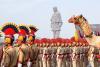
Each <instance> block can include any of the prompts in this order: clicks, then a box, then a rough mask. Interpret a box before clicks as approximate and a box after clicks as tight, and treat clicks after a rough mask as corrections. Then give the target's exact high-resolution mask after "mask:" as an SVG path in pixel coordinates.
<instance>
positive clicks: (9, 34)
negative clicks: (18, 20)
mask: <svg viewBox="0 0 100 67" xmlns="http://www.w3.org/2000/svg"><path fill="white" fill-rule="evenodd" d="M2 32H4V33H5V39H4V42H5V45H4V47H3V58H2V61H1V67H15V66H16V63H17V58H18V51H16V49H15V48H14V47H13V41H14V36H13V35H14V34H16V33H18V28H17V25H16V24H14V23H7V24H5V25H4V26H3V28H2Z"/></svg>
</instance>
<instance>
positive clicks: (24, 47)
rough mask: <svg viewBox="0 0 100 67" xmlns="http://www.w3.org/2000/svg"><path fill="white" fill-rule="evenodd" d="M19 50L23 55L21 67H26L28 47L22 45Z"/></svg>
mask: <svg viewBox="0 0 100 67" xmlns="http://www.w3.org/2000/svg"><path fill="white" fill-rule="evenodd" d="M19 48H20V49H21V51H22V53H23V55H24V57H23V62H22V67H27V62H28V59H29V47H28V45H26V44H22V45H21V46H20V47H19Z"/></svg>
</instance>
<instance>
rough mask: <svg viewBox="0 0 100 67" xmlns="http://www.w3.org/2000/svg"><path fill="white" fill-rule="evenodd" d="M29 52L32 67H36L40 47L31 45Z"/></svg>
mask: <svg viewBox="0 0 100 67" xmlns="http://www.w3.org/2000/svg"><path fill="white" fill-rule="evenodd" d="M29 51H30V61H31V62H32V67H36V63H37V58H38V53H39V50H38V47H36V46H34V45H30V46H29Z"/></svg>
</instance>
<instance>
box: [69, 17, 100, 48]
mask: <svg viewBox="0 0 100 67" xmlns="http://www.w3.org/2000/svg"><path fill="white" fill-rule="evenodd" d="M68 22H69V23H74V24H75V25H78V26H79V27H80V28H81V29H82V31H83V33H84V35H85V37H84V38H85V39H86V40H87V42H88V43H89V45H91V46H94V47H97V48H100V36H96V35H95V34H94V33H93V31H92V29H91V27H90V25H89V23H88V21H87V19H85V17H83V15H78V16H73V17H71V18H69V19H68Z"/></svg>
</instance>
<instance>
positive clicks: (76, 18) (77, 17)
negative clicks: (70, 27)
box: [68, 15, 87, 25]
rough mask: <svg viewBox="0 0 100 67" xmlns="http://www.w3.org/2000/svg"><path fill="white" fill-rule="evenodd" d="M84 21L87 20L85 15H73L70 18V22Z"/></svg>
mask: <svg viewBox="0 0 100 67" xmlns="http://www.w3.org/2000/svg"><path fill="white" fill-rule="evenodd" d="M83 21H87V20H86V19H85V18H84V17H83V15H78V16H73V17H71V18H69V19H68V22H69V23H74V24H77V25H80V24H81V23H82V22H83Z"/></svg>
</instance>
